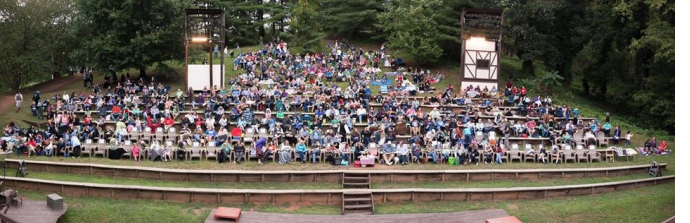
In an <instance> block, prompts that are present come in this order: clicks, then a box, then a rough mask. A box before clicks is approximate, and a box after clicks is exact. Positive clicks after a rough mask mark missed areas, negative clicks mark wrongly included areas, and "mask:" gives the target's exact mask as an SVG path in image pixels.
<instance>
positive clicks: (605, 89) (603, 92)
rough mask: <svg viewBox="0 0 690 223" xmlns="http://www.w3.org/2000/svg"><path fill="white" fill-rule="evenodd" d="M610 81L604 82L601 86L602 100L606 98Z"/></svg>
mask: <svg viewBox="0 0 690 223" xmlns="http://www.w3.org/2000/svg"><path fill="white" fill-rule="evenodd" d="M607 86H608V81H606V80H602V83H601V85H600V86H599V95H601V97H602V98H606V92H607V90H608V87H607Z"/></svg>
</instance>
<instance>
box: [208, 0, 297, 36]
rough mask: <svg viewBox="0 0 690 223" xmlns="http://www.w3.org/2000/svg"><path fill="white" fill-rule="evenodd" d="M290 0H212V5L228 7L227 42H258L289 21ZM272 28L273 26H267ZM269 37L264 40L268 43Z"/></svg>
mask: <svg viewBox="0 0 690 223" xmlns="http://www.w3.org/2000/svg"><path fill="white" fill-rule="evenodd" d="M288 2H289V1H288V0H209V1H205V2H204V3H203V4H204V5H205V6H206V7H208V8H222V9H225V26H226V27H225V28H226V42H227V44H226V45H228V46H230V47H232V46H234V45H235V44H240V45H245V44H249V45H256V44H259V42H260V41H261V38H264V39H267V38H269V37H270V36H269V35H268V33H269V31H270V35H271V36H278V35H279V34H280V33H282V32H284V31H285V27H287V25H288V22H286V21H288V19H287V18H288V13H289V8H288V4H287V3H288ZM267 28H268V29H270V30H267ZM267 41H268V39H267V40H264V41H263V42H264V43H266V42H267Z"/></svg>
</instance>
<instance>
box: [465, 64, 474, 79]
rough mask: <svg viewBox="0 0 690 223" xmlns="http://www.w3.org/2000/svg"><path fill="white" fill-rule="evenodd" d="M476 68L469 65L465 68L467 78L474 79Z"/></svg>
mask: <svg viewBox="0 0 690 223" xmlns="http://www.w3.org/2000/svg"><path fill="white" fill-rule="evenodd" d="M474 67H475V66H474V65H467V66H466V67H465V77H466V78H474V77H473V76H472V74H473V73H474V70H475V69H474Z"/></svg>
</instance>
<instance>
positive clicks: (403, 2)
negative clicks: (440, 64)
mask: <svg viewBox="0 0 690 223" xmlns="http://www.w3.org/2000/svg"><path fill="white" fill-rule="evenodd" d="M442 4H443V1H442V0H392V1H390V2H388V3H386V7H387V9H386V11H385V12H383V13H380V14H379V15H378V16H377V19H378V21H377V23H376V27H377V28H379V29H380V30H382V31H383V32H382V36H384V37H385V39H386V40H387V45H388V46H389V47H391V48H394V49H396V50H402V51H404V52H405V53H406V54H407V56H410V57H412V58H413V59H415V60H416V61H417V62H419V63H421V64H430V63H434V62H436V61H437V60H438V59H439V58H440V57H441V55H443V49H442V48H441V46H440V45H439V42H440V41H441V40H443V39H444V38H447V36H446V35H447V34H444V33H442V32H440V30H439V23H438V20H440V19H441V18H443V15H441V14H439V13H436V10H437V9H440V8H441V6H442Z"/></svg>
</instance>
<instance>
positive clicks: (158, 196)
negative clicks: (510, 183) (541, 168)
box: [3, 175, 675, 205]
mask: <svg viewBox="0 0 690 223" xmlns="http://www.w3.org/2000/svg"><path fill="white" fill-rule="evenodd" d="M3 181H4V182H5V187H9V188H15V189H17V190H22V191H23V190H31V191H42V192H47V193H59V194H64V195H66V196H95V197H104V198H109V199H151V200H162V201H171V202H193V203H211V204H228V203H256V204H288V203H290V204H306V203H309V204H332V205H333V204H334V205H338V204H341V203H342V194H343V193H345V192H348V191H353V189H333V190H253V189H213V188H173V187H149V186H134V185H112V184H95V183H78V182H65V181H54V180H40V179H32V178H19V177H9V176H8V177H6V178H5V179H3ZM673 182H675V176H673V175H671V176H663V177H655V178H646V179H639V180H628V181H617V182H609V183H596V184H582V185H564V186H547V187H511V188H448V189H420V188H409V189H354V191H366V192H371V194H372V196H373V200H374V201H375V202H376V203H386V202H425V201H494V200H516V199H545V198H556V197H568V196H579V195H595V194H601V193H608V192H615V191H622V190H630V189H635V188H640V187H647V186H654V185H658V184H662V183H673Z"/></svg>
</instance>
